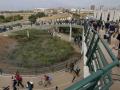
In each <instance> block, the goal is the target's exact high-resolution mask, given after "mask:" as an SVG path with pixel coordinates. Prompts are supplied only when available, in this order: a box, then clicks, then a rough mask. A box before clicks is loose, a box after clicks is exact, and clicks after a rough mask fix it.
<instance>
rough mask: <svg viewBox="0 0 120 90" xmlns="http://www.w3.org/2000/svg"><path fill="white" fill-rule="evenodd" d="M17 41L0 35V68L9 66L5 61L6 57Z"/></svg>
mask: <svg viewBox="0 0 120 90" xmlns="http://www.w3.org/2000/svg"><path fill="white" fill-rule="evenodd" d="M16 44H17V42H16V40H14V39H11V38H9V37H7V36H0V68H6V67H8V66H10V65H9V64H7V62H6V59H7V58H6V57H7V55H8V53H10V51H11V50H12V49H14V48H15V46H16Z"/></svg>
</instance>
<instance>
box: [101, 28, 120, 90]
mask: <svg viewBox="0 0 120 90" xmlns="http://www.w3.org/2000/svg"><path fill="white" fill-rule="evenodd" d="M99 34H100V36H101V38H103V36H104V34H105V30H100V32H99ZM115 44H116V38H113V37H111V44H110V45H109V44H108V45H109V47H110V48H111V50H112V52H113V53H114V54H115V56H116V57H117V55H118V50H115V49H113V47H115ZM112 79H113V85H112V86H111V88H110V90H120V67H115V68H113V69H112Z"/></svg>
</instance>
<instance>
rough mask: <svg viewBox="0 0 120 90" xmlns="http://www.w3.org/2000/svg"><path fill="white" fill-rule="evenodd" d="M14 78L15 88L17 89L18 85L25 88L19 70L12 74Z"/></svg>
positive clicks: (14, 89)
mask: <svg viewBox="0 0 120 90" xmlns="http://www.w3.org/2000/svg"><path fill="white" fill-rule="evenodd" d="M12 80H13V85H12V86H13V90H17V87H19V86H20V85H21V87H22V88H24V85H23V84H22V81H23V80H22V76H21V75H20V74H19V72H16V73H15V75H14V76H12Z"/></svg>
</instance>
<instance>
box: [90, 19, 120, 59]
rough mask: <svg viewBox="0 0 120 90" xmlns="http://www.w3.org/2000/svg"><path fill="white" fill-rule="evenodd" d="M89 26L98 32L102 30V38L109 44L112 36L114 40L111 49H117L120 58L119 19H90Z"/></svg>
mask: <svg viewBox="0 0 120 90" xmlns="http://www.w3.org/2000/svg"><path fill="white" fill-rule="evenodd" d="M89 26H90V27H91V28H93V29H94V30H95V31H97V32H98V33H99V34H100V30H104V35H103V39H105V40H106V41H107V42H108V44H109V45H111V44H113V43H111V41H112V38H114V40H115V44H114V47H113V48H112V49H115V50H118V59H120V30H119V27H120V21H119V20H116V21H109V20H108V21H106V22H105V21H103V20H91V21H89Z"/></svg>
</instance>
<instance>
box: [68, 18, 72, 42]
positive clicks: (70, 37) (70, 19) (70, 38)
mask: <svg viewBox="0 0 120 90" xmlns="http://www.w3.org/2000/svg"><path fill="white" fill-rule="evenodd" d="M68 19H69V21H70V34H69V41H71V40H72V25H71V21H72V17H69V18H68Z"/></svg>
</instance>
